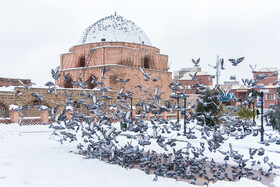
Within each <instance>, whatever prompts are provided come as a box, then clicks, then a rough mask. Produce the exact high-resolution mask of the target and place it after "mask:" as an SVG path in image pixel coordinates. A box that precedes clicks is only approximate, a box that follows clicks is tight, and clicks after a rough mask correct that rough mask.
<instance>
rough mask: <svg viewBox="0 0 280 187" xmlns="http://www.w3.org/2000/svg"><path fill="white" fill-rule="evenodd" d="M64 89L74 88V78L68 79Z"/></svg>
mask: <svg viewBox="0 0 280 187" xmlns="http://www.w3.org/2000/svg"><path fill="white" fill-rule="evenodd" d="M64 88H73V84H72V78H71V77H68V78H67V79H66V81H65V83H64Z"/></svg>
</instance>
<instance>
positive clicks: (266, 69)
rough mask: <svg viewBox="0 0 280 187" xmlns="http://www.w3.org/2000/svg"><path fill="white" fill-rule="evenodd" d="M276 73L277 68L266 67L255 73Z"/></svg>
mask: <svg viewBox="0 0 280 187" xmlns="http://www.w3.org/2000/svg"><path fill="white" fill-rule="evenodd" d="M275 71H277V67H266V68H261V69H260V70H259V71H257V72H275Z"/></svg>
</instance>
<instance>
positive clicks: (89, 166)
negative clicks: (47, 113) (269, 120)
mask: <svg viewBox="0 0 280 187" xmlns="http://www.w3.org/2000/svg"><path fill="white" fill-rule="evenodd" d="M51 134H52V131H51V130H49V129H48V127H47V126H18V125H17V124H12V125H0V150H1V152H0V186H1V187H21V186H28V187H33V186H34V187H35V186H36V187H45V186H46V187H49V186H52V187H58V186H67V187H76V186H141V187H143V186H175V185H176V186H193V185H191V184H188V183H186V182H179V181H175V180H174V179H169V178H162V177H159V179H158V181H157V182H153V178H154V175H146V174H145V173H144V172H142V171H140V170H137V169H131V170H126V169H124V168H122V167H120V166H117V165H109V164H106V163H104V162H102V161H99V160H94V159H89V160H88V159H84V158H83V157H82V156H81V155H78V154H75V153H73V152H72V151H73V150H74V151H75V150H76V148H75V146H76V144H75V143H66V144H63V145H61V144H60V143H59V142H57V141H56V140H55V138H54V137H53V136H52V135H51ZM236 185H239V186H248V185H251V186H252V185H254V186H264V185H262V184H261V183H259V182H256V181H252V180H248V179H245V178H243V179H241V180H240V181H238V182H225V181H219V182H217V183H215V184H212V183H211V184H209V186H236Z"/></svg>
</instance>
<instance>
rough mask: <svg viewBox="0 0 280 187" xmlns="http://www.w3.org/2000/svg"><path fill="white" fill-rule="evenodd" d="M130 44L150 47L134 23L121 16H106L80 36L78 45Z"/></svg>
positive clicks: (146, 38)
mask: <svg viewBox="0 0 280 187" xmlns="http://www.w3.org/2000/svg"><path fill="white" fill-rule="evenodd" d="M102 40H105V41H106V42H130V43H140V44H145V45H151V42H150V39H149V38H148V36H147V35H146V34H145V32H144V31H143V30H142V29H140V28H139V27H138V26H137V25H135V23H134V22H132V21H129V20H126V19H124V18H123V17H122V16H118V15H116V14H115V15H111V16H107V17H105V18H103V19H100V20H99V21H97V22H95V23H94V24H92V25H91V26H89V27H88V28H87V29H86V30H85V31H84V32H83V35H82V36H81V38H80V40H79V42H78V44H85V43H92V42H102Z"/></svg>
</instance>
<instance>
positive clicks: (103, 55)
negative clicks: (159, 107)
mask: <svg viewBox="0 0 280 187" xmlns="http://www.w3.org/2000/svg"><path fill="white" fill-rule="evenodd" d="M151 45H152V44H151V42H150V40H149V38H148V36H147V35H146V34H145V32H144V31H143V30H141V29H140V28H139V27H138V26H136V25H135V23H134V22H132V21H129V20H126V19H124V18H123V17H121V16H118V15H116V14H115V15H111V16H108V17H105V18H103V19H101V20H99V21H97V22H96V23H94V24H93V25H91V26H89V27H88V28H87V29H86V30H85V31H84V33H83V34H82V36H81V38H80V41H79V43H78V44H77V45H76V46H73V47H71V48H70V50H69V53H65V54H62V55H61V63H60V67H61V68H60V72H61V73H62V74H64V75H65V74H68V73H69V77H68V79H67V80H66V81H64V80H63V76H61V77H60V78H59V79H58V81H57V84H58V85H59V86H60V87H64V88H72V87H73V85H72V84H71V82H72V81H83V82H85V81H87V88H88V89H92V88H94V87H96V86H97V85H96V84H92V83H91V81H92V79H96V78H97V79H98V80H99V81H102V82H103V83H104V84H105V85H106V86H108V87H111V88H112V89H119V88H120V87H122V86H124V87H125V89H126V90H133V89H134V88H135V86H136V85H137V84H140V85H142V88H143V89H146V88H147V87H150V88H154V87H156V86H159V88H160V91H162V92H165V94H164V96H165V95H170V93H171V91H170V89H169V87H168V86H169V84H170V83H171V81H172V73H171V72H168V68H167V61H168V56H167V55H164V54H160V50H159V49H158V48H156V47H153V46H151ZM139 67H142V68H143V69H144V71H145V72H146V73H152V74H151V75H150V78H152V77H155V78H156V79H157V81H149V82H148V84H149V86H147V82H146V81H144V76H143V74H142V72H141V71H140V69H139ZM101 68H106V69H110V71H108V72H106V74H105V77H106V79H102V78H101V73H102V70H101ZM115 79H124V80H126V79H130V81H128V82H127V83H126V85H123V83H122V82H117V83H116V82H115ZM134 93H135V97H140V93H138V92H137V91H135V92H134ZM164 96H163V97H164Z"/></svg>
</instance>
